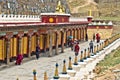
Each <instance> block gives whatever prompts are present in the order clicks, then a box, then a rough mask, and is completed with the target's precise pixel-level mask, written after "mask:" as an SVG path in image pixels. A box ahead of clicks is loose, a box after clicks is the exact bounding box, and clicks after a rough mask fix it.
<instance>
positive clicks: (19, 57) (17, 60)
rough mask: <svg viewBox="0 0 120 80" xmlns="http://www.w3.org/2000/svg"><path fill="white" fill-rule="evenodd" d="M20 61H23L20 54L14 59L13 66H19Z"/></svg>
mask: <svg viewBox="0 0 120 80" xmlns="http://www.w3.org/2000/svg"><path fill="white" fill-rule="evenodd" d="M22 60H23V55H22V54H18V55H17V58H16V63H15V64H16V65H20V64H21V62H22Z"/></svg>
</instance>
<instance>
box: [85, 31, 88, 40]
mask: <svg viewBox="0 0 120 80" xmlns="http://www.w3.org/2000/svg"><path fill="white" fill-rule="evenodd" d="M85 40H86V41H88V34H87V33H86V36H85Z"/></svg>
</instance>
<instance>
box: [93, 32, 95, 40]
mask: <svg viewBox="0 0 120 80" xmlns="http://www.w3.org/2000/svg"><path fill="white" fill-rule="evenodd" d="M93 41H95V33H94V34H93Z"/></svg>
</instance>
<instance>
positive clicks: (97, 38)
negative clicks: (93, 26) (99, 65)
mask: <svg viewBox="0 0 120 80" xmlns="http://www.w3.org/2000/svg"><path fill="white" fill-rule="evenodd" d="M96 40H97V43H99V42H100V34H99V33H97V34H96Z"/></svg>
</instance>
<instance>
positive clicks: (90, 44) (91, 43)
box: [89, 40, 94, 53]
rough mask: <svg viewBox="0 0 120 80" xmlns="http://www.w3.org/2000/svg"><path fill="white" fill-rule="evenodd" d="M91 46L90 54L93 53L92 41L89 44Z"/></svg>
mask: <svg viewBox="0 0 120 80" xmlns="http://www.w3.org/2000/svg"><path fill="white" fill-rule="evenodd" d="M89 46H90V52H91V53H93V46H94V45H93V41H92V40H91V41H90V43H89Z"/></svg>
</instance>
